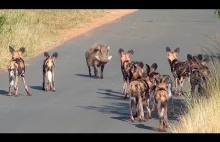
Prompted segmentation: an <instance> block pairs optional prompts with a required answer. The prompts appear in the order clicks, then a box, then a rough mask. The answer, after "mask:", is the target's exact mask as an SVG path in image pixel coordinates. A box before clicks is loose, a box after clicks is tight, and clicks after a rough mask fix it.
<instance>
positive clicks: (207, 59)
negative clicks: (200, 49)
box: [201, 57, 210, 65]
mask: <svg viewBox="0 0 220 142" xmlns="http://www.w3.org/2000/svg"><path fill="white" fill-rule="evenodd" d="M209 61H210V59H209V57H205V58H204V59H203V61H202V62H201V64H202V65H207V64H208V63H209Z"/></svg>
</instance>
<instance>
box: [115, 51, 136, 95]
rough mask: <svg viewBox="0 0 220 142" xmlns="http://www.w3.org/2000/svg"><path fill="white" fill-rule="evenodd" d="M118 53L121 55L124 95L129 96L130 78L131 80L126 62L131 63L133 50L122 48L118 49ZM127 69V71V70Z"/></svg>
mask: <svg viewBox="0 0 220 142" xmlns="http://www.w3.org/2000/svg"><path fill="white" fill-rule="evenodd" d="M118 53H119V55H120V62H121V72H122V75H123V82H124V84H123V90H122V95H123V96H127V95H126V94H127V93H128V83H127V82H128V80H129V71H127V70H128V69H125V64H128V63H131V55H133V54H134V51H133V50H128V51H127V52H126V51H125V50H124V49H122V48H120V49H119V50H118ZM126 71H127V72H126Z"/></svg>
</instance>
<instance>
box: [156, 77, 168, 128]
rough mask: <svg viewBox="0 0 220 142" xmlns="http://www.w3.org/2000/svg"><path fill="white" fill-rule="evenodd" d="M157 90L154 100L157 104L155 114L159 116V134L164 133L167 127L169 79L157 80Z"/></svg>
mask: <svg viewBox="0 0 220 142" xmlns="http://www.w3.org/2000/svg"><path fill="white" fill-rule="evenodd" d="M158 81H159V82H158V85H157V88H156V89H155V92H154V99H155V102H156V104H157V112H158V116H159V129H158V131H159V132H164V131H166V128H167V127H168V100H169V95H168V90H167V84H168V82H169V78H167V77H164V78H161V79H159V80H158Z"/></svg>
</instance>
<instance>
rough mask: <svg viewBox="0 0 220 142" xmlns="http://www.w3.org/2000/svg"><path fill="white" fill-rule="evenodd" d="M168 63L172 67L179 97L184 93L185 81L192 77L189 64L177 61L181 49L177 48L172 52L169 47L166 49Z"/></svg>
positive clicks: (176, 92)
mask: <svg viewBox="0 0 220 142" xmlns="http://www.w3.org/2000/svg"><path fill="white" fill-rule="evenodd" d="M166 52H167V58H168V62H169V64H170V67H171V72H172V74H173V76H174V80H175V95H176V96H179V95H180V93H181V94H183V92H182V87H183V83H184V81H185V79H186V78H187V77H189V75H190V68H189V62H188V61H185V62H181V61H180V60H178V59H177V54H179V52H180V48H179V47H178V48H176V49H175V50H174V51H171V49H170V48H169V47H166Z"/></svg>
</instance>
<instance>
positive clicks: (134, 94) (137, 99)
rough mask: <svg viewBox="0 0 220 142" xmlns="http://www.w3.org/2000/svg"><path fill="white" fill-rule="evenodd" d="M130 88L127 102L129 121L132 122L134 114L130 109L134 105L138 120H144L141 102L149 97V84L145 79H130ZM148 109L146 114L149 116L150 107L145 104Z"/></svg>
mask: <svg viewBox="0 0 220 142" xmlns="http://www.w3.org/2000/svg"><path fill="white" fill-rule="evenodd" d="M129 89H130V91H129V92H130V102H129V114H130V120H131V122H134V116H133V113H132V109H133V107H134V106H135V107H136V115H137V117H138V119H139V121H145V119H144V110H143V102H144V100H146V99H149V98H150V96H149V86H148V84H147V82H146V80H144V79H143V78H142V79H138V80H132V81H131V82H130V84H129ZM146 107H147V110H148V116H149V117H151V112H150V108H149V107H148V106H147V105H146Z"/></svg>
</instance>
